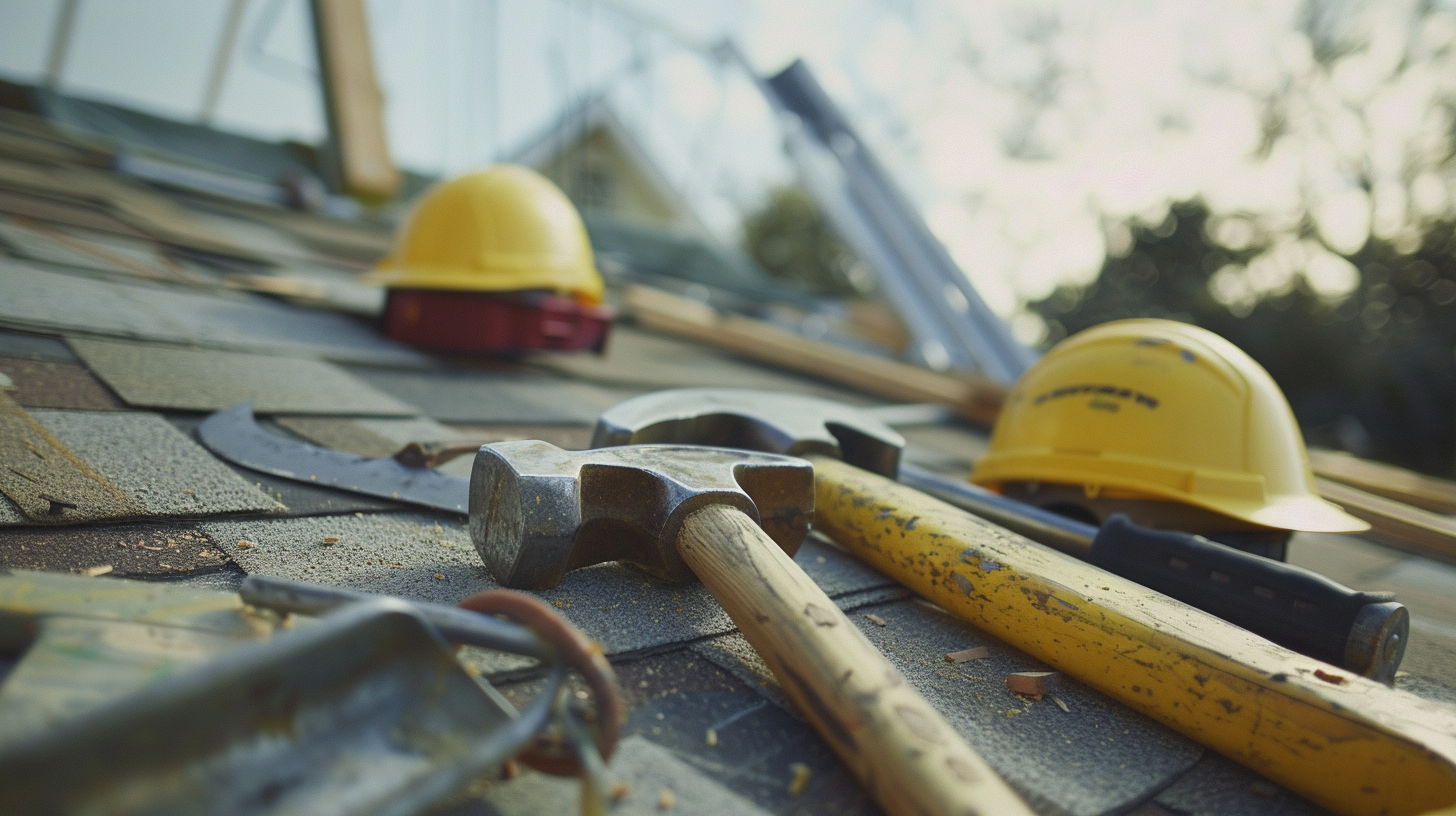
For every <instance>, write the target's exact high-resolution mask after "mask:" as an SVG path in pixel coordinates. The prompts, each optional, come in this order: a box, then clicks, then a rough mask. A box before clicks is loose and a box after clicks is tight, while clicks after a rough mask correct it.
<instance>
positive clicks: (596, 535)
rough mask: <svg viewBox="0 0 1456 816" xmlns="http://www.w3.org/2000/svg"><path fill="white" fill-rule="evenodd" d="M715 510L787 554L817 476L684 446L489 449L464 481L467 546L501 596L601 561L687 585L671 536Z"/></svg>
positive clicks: (773, 461) (797, 464)
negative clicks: (744, 520) (502, 589)
mask: <svg viewBox="0 0 1456 816" xmlns="http://www.w3.org/2000/svg"><path fill="white" fill-rule="evenodd" d="M711 504H726V505H730V506H732V507H736V508H738V509H739V510H742V511H743V512H744V513H746V514H747V515H748V517H749V518H751V519H753V520H754V521H755V522H757V523H758V524H759V526H761V527H762V528H763V530H764V532H766V533H768V535H769V537H770V538H772V539H773V540H774V541H775V542H776V543H777V544H778V545H779V546H780V547H782V548H783V549H784V552H787V553H788V554H789V555H793V554H794V553H795V552H797V551H798V549H799V545H800V544H801V543H803V541H804V536H805V535H806V534H807V533H808V531H809V522H810V520H811V519H813V517H814V469H813V467H812V466H811V465H810V464H809V463H808V462H805V461H803V460H802V459H792V458H790V457H787V456H774V455H770V454H763V453H753V452H750V451H741V450H724V449H720V448H702V447H691V446H681V445H639V446H632V447H621V448H607V449H604V450H590V451H565V450H562V449H560V448H558V447H556V446H554V445H550V444H547V443H545V442H537V441H524V442H501V443H498V444H494V445H486V446H485V447H483V448H481V449H480V452H479V453H477V454H476V456H475V467H474V469H473V470H472V471H471V474H470V538H471V540H472V541H473V542H474V543H475V549H476V551H478V552H479V553H480V557H481V559H482V560H484V561H485V566H486V568H487V569H489V570H490V573H491V575H492V576H494V577H495V579H496V580H497V581H499V582H500V583H501V584H502V585H503V586H508V587H515V588H518V589H549V588H551V587H553V586H556V584H557V583H559V582H560V581H561V576H562V575H564V574H566V572H567V571H568V570H573V569H576V568H578V567H585V566H589V565H591V564H599V563H602V562H604V561H626V562H629V563H631V564H634V565H636V566H638V567H640V568H642V569H643V570H644V571H646V572H647V573H648V574H650V575H653V576H656V577H658V578H662V579H664V580H672V581H684V580H691V579H692V578H693V573H692V571H691V570H690V569H688V566H687V564H685V563H684V562H683V560H682V557H681V556H679V555H678V552H677V534H678V530H679V529H681V527H682V523H683V520H684V519H686V518H687V517H688V516H689V515H691V514H692V513H693V512H694V511H695V510H698V509H699V508H702V507H705V506H707V505H711Z"/></svg>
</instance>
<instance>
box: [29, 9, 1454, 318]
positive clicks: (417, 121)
mask: <svg viewBox="0 0 1456 816" xmlns="http://www.w3.org/2000/svg"><path fill="white" fill-rule="evenodd" d="M232 2H233V0H104V2H103V0H81V4H80V9H81V11H80V16H79V18H78V23H77V27H76V30H75V35H74V40H73V42H72V45H71V49H70V51H69V52H68V59H67V61H66V63H65V66H64V69H63V71H62V73H61V78H60V83H59V87H60V88H61V89H62V90H64V91H67V92H70V93H75V94H78V95H84V96H90V97H94V98H102V99H107V100H111V101H118V102H122V103H124V104H128V105H132V106H135V107H140V108H143V109H146V110H150V111H153V112H157V113H162V114H164V115H168V116H174V117H178V118H182V119H189V120H192V119H196V118H197V117H198V116H199V114H200V109H201V105H202V97H203V94H204V88H205V86H206V80H207V75H208V71H209V69H210V66H211V63H212V60H213V57H214V54H215V51H216V48H217V43H218V39H219V35H220V32H221V30H222V22H223V20H224V18H225V17H226V14H227V11H228V9H229V6H230V4H231V3H232ZM59 6H60V0H0V76H5V77H8V78H11V79H17V80H21V81H31V82H33V81H37V80H38V79H39V78H40V77H41V76H42V74H43V72H44V66H45V64H46V59H47V54H48V51H49V46H50V39H51V37H52V32H53V30H54V24H55V18H56V12H57V9H58V8H59ZM367 8H368V10H369V15H370V21H371V26H372V32H371V33H372V36H373V40H374V45H375V49H376V60H377V62H378V67H379V73H380V81H381V85H382V86H383V90H384V93H385V99H386V124H387V129H388V134H389V138H390V142H391V148H392V151H393V153H394V155H395V158H396V160H397V161H398V162H399V163H400V164H402V165H404V166H407V167H411V168H414V169H419V170H424V171H428V172H436V173H447V174H451V173H459V172H463V171H465V170H468V169H471V168H473V167H478V166H481V165H484V164H488V163H490V162H492V161H495V160H498V159H501V158H508V157H509V156H510V155H511V154H512V153H513V152H514V151H515V150H517V149H519V148H520V147H521V146H522V145H525V144H527V143H529V142H530V141H532V140H534V139H538V138H540V137H541V135H542V134H544V133H546V132H547V129H548V126H549V125H550V123H551V122H552V121H553V119H554V118H555V117H557V116H559V115H561V113H562V111H565V110H570V109H572V108H573V107H574V106H580V105H582V104H584V102H585V101H586V100H587V99H589V98H591V97H593V96H594V95H598V94H601V95H603V96H604V97H605V98H607V99H608V100H609V102H610V104H612V105H613V106H614V108H615V109H616V110H617V111H618V112H619V114H620V115H621V116H622V118H624V119H626V120H627V121H628V123H629V125H630V126H631V127H632V129H633V130H634V132H636V133H637V134H638V136H639V138H640V139H641V140H642V141H643V143H644V144H645V145H647V146H648V148H649V150H650V151H651V152H652V154H653V155H654V156H655V157H656V158H657V159H658V160H659V162H660V163H661V164H662V167H663V170H664V172H665V173H666V174H667V176H668V178H670V179H673V180H674V181H675V182H676V183H677V184H678V185H679V186H680V187H681V188H682V189H683V191H684V193H685V195H687V197H688V198H689V200H691V201H692V202H693V203H694V205H695V207H696V208H697V209H698V210H699V211H700V213H701V215H702V217H703V219H704V220H705V221H706V222H708V223H709V224H710V226H712V227H714V228H715V230H716V231H717V232H718V233H719V234H720V236H721V237H723V238H724V240H733V238H734V231H735V229H736V226H737V223H738V220H739V218H740V217H741V215H742V213H743V212H744V211H746V210H748V209H751V208H753V207H754V206H756V205H757V204H758V203H759V202H761V201H762V200H763V197H764V195H765V194H766V192H767V190H768V189H769V188H770V187H771V186H773V185H775V184H782V183H785V182H788V181H790V180H792V179H793V173H794V170H793V167H792V165H791V164H790V163H789V162H788V160H787V159H786V158H785V156H784V155H783V152H782V150H781V148H780V136H779V131H778V129H777V124H776V123H775V121H774V119H773V117H772V114H771V113H770V112H769V110H768V108H767V106H766V105H765V103H764V102H763V100H762V99H761V98H760V97H759V96H758V94H757V93H756V91H755V90H754V88H753V85H752V84H751V82H749V81H748V79H747V77H746V76H745V75H744V74H743V72H742V71H741V70H740V69H739V68H738V67H737V66H736V65H735V64H733V63H732V62H731V61H726V60H723V59H719V58H716V57H714V56H712V54H711V53H710V52H709V51H708V50H707V48H708V47H709V46H711V45H712V44H714V43H717V42H719V41H721V40H723V39H724V38H725V37H732V38H733V39H734V40H735V41H736V42H738V43H739V44H740V46H741V47H742V49H743V51H744V53H745V54H746V56H747V59H748V62H749V63H750V65H752V66H753V68H754V69H755V70H757V71H758V72H760V73H771V72H774V71H777V70H779V69H780V68H782V67H783V66H785V65H787V64H788V63H789V62H790V61H792V60H793V59H795V58H802V59H804V60H806V61H807V62H808V64H809V65H810V67H811V68H812V69H813V70H814V72H815V74H816V75H817V77H818V78H819V80H820V81H821V83H822V84H823V85H824V86H825V87H826V89H827V90H828V91H829V92H830V94H831V95H832V96H833V97H834V98H835V99H836V100H837V101H838V102H839V103H840V104H841V105H842V106H843V107H844V108H845V110H846V111H847V112H848V113H849V115H850V117H851V119H852V121H853V122H854V123H855V125H856V126H857V127H858V129H859V130H860V131H861V132H862V135H863V136H864V138H865V139H866V140H867V142H868V143H869V144H870V146H871V147H872V148H873V149H874V150H875V151H876V152H877V154H878V155H879V157H880V158H881V159H882V161H884V162H885V163H886V164H887V165H888V166H889V167H890V168H891V170H892V171H893V173H894V174H895V176H896V178H897V180H898V181H899V182H900V183H901V185H902V186H903V187H904V188H905V189H906V191H907V192H908V193H909V195H910V196H911V198H912V200H914V201H915V202H917V203H918V204H919V205H920V206H921V208H922V211H923V212H924V213H925V216H926V218H927V221H928V222H929V224H930V225H931V228H932V229H933V230H934V231H935V233H936V234H937V236H938V237H940V239H941V240H942V241H943V242H944V243H945V244H946V246H947V247H948V248H949V249H950V251H951V254H952V256H953V257H955V258H956V259H957V261H958V262H959V263H960V265H961V267H962V268H963V269H964V270H965V272H966V274H967V275H968V276H969V277H970V279H971V281H972V282H973V283H974V284H975V285H976V288H977V289H978V291H979V292H980V293H981V295H982V296H983V298H985V299H986V301H987V302H988V304H989V305H990V306H991V307H992V308H993V309H994V310H995V311H996V312H997V313H999V314H1001V315H1003V316H1005V317H1007V318H1008V319H1011V320H1012V324H1013V327H1014V328H1015V329H1016V330H1017V333H1018V336H1021V337H1022V338H1023V339H1025V340H1028V341H1030V340H1035V338H1036V336H1037V334H1038V333H1039V331H1040V330H1041V328H1042V327H1041V326H1040V324H1039V322H1038V321H1037V319H1036V318H1035V317H1034V316H1032V315H1030V314H1029V313H1028V312H1027V311H1026V310H1025V308H1024V306H1025V304H1026V302H1027V301H1029V300H1035V299H1038V298H1041V297H1044V296H1046V295H1047V294H1049V293H1050V292H1051V291H1052V290H1053V289H1054V288H1055V287H1056V286H1057V285H1059V284H1069V283H1070V284H1080V283H1086V282H1089V281H1091V280H1092V279H1094V278H1095V276H1096V274H1097V272H1098V270H1099V269H1100V267H1101V265H1102V263H1103V261H1104V259H1105V258H1106V257H1107V256H1108V255H1109V254H1111V255H1117V254H1119V253H1124V252H1126V251H1127V250H1128V248H1129V247H1130V233H1129V231H1128V229H1127V225H1128V224H1129V223H1136V224H1143V225H1146V226H1149V227H1156V226H1158V225H1160V224H1164V223H1165V219H1166V218H1167V217H1168V212H1169V205H1170V203H1172V202H1176V201H1183V200H1190V199H1194V198H1198V199H1201V200H1203V201H1204V202H1205V203H1206V204H1208V206H1209V207H1210V209H1211V210H1212V212H1213V213H1214V216H1215V217H1214V218H1213V219H1212V220H1211V222H1210V227H1209V230H1210V237H1211V238H1213V239H1214V240H1216V241H1218V242H1220V243H1223V244H1225V245H1227V246H1229V247H1231V248H1236V249H1237V248H1245V247H1254V248H1258V249H1260V250H1261V252H1260V253H1259V255H1258V257H1257V258H1256V259H1255V260H1254V261H1252V262H1251V263H1249V264H1247V265H1240V266H1230V267H1227V268H1225V269H1222V270H1219V271H1218V273H1217V274H1216V275H1215V276H1214V279H1213V281H1212V283H1211V291H1212V293H1213V294H1214V296H1215V297H1218V298H1219V299H1220V300H1222V301H1223V302H1225V303H1226V304H1228V305H1229V306H1230V308H1232V309H1234V310H1235V311H1236V312H1237V311H1239V310H1241V309H1248V308H1252V304H1253V303H1254V302H1256V301H1257V300H1258V299H1259V298H1260V297H1264V296H1267V295H1269V294H1271V293H1277V292H1280V291H1284V290H1287V289H1288V288H1289V287H1290V286H1292V285H1294V282H1295V281H1296V280H1297V279H1298V278H1300V277H1302V278H1303V279H1304V280H1306V281H1308V282H1309V283H1310V284H1311V285H1312V286H1313V287H1314V288H1315V290H1316V291H1317V292H1320V293H1322V294H1323V295H1325V296H1327V297H1329V298H1331V299H1338V298H1340V297H1342V296H1344V295H1345V294H1347V293H1348V292H1349V291H1350V290H1351V289H1352V288H1353V287H1354V285H1355V284H1356V282H1357V280H1358V276H1357V272H1356V270H1355V269H1354V268H1353V267H1352V266H1351V265H1350V264H1349V263H1348V262H1347V261H1345V260H1344V259H1343V258H1342V257H1341V256H1342V255H1345V254H1350V253H1353V252H1354V251H1356V250H1358V249H1359V248H1360V246H1361V245H1363V244H1364V243H1365V241H1366V240H1367V239H1368V238H1370V237H1371V236H1372V235H1373V236H1377V237H1380V238H1384V239H1388V240H1393V241H1395V242H1396V243H1397V245H1400V243H1401V242H1402V241H1404V242H1407V243H1409V242H1410V241H1412V240H1414V239H1413V237H1412V236H1416V235H1419V231H1420V228H1421V226H1422V225H1423V224H1425V223H1428V222H1429V221H1431V220H1433V219H1436V218H1440V217H1443V216H1447V215H1450V214H1451V213H1452V212H1453V210H1456V194H1453V193H1456V188H1453V182H1456V179H1453V177H1452V175H1451V172H1450V168H1449V167H1447V164H1448V163H1447V161H1446V158H1447V156H1448V155H1449V153H1450V152H1451V144H1450V139H1451V136H1450V134H1451V132H1452V130H1453V121H1452V113H1451V112H1452V110H1453V108H1456V105H1453V100H1456V65H1453V64H1452V63H1453V62H1456V50H1453V49H1456V14H1453V13H1452V8H1451V7H1450V6H1449V5H1448V4H1443V3H1441V2H1437V3H1435V4H1430V3H1426V2H1417V0H1383V1H1382V2H1375V1H1373V0H1372V2H1358V1H1357V0H1322V2H1318V3H1306V2H1303V1H1302V0H1257V1H1256V0H1217V1H1215V0H1202V1H1200V0H1189V1H1188V2H1147V1H1146V0H1100V1H1099V2H1097V3H1085V2H1071V0H1068V1H1067V2H1038V1H1036V0H977V1H976V2H952V0H919V1H918V2H914V1H912V0H796V1H795V2H791V3H790V2H774V0H700V2H694V3H690V4H685V3H675V2H668V1H667V0H569V2H568V1H565V0H409V2H406V0H367ZM242 32H243V36H242V37H241V38H240V40H239V42H238V46H237V49H236V51H235V53H234V55H233V58H232V59H231V60H230V61H229V63H228V76H227V83H226V85H225V86H224V91H223V95H222V98H221V104H220V105H219V107H218V109H217V111H216V115H215V117H214V119H213V123H214V124H215V125H217V126H219V127H223V128H226V129H230V130H236V131H239V132H245V133H250V134H254V135H259V136H264V137H267V138H297V139H301V140H305V141H316V140H318V139H319V138H320V136H321V135H322V132H323V122H322V116H321V108H320V102H319V98H318V92H317V89H316V88H315V87H314V79H313V73H312V72H313V68H312V45H311V41H310V35H309V29H308V21H307V10H306V0H246V2H245V6H244V23H243V26H242Z"/></svg>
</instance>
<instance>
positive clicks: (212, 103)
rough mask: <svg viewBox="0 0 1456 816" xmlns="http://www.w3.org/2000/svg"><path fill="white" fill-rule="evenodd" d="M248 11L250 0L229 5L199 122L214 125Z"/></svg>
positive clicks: (199, 114) (204, 95)
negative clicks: (244, 17) (213, 118)
mask: <svg viewBox="0 0 1456 816" xmlns="http://www.w3.org/2000/svg"><path fill="white" fill-rule="evenodd" d="M247 10H248V0H232V2H231V3H229V4H228V14H227V20H226V21H224V22H223V25H222V36H221V38H219V40H218V43H217V52H216V54H214V56H213V60H212V72H211V73H210V74H208V77H207V90H206V91H204V92H203V95H202V110H201V112H199V113H198V114H197V121H199V122H201V123H202V124H204V125H210V124H212V117H213V116H215V115H217V106H218V103H219V102H221V101H222V86H223V84H224V83H225V82H227V75H228V66H229V65H231V64H232V61H233V50H234V49H235V47H236V46H237V44H238V32H239V31H241V30H242V28H243V12H245V11H247Z"/></svg>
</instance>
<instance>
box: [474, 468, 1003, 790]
mask: <svg viewBox="0 0 1456 816" xmlns="http://www.w3.org/2000/svg"><path fill="white" fill-rule="evenodd" d="M470 509H471V513H470V537H471V540H472V541H473V542H474V544H475V548H476V550H477V551H478V552H479V553H480V556H481V558H482V559H483V560H484V561H485V565H486V567H487V568H488V569H489V570H490V572H491V574H492V575H493V576H495V578H496V580H497V581H499V582H500V583H501V584H503V585H505V586H508V587H515V588H522V589H546V588H549V587H552V586H555V585H556V584H557V582H559V581H560V580H561V578H562V576H563V575H564V574H565V573H566V572H567V571H569V570H572V569H577V568H581V567H586V566H590V565H592V564H597V563H601V562H605V561H625V562H628V563H630V564H632V565H634V566H636V567H639V568H641V569H642V570H644V571H645V572H647V573H648V574H650V575H652V576H655V577H657V578H659V579H662V580H668V581H680V580H690V579H692V578H693V577H695V576H696V577H697V578H698V579H701V580H702V582H703V583H704V584H706V585H707V587H708V589H709V590H710V591H711V592H712V593H713V597H715V598H716V599H717V600H718V602H719V603H721V604H722V605H723V609H724V610H725V611H726V612H727V613H728V616H729V617H730V618H732V619H733V622H734V623H735V624H736V625H737V626H738V628H739V630H740V631H741V632H742V633H743V635H744V637H745V638H747V639H748V642H749V643H751V644H752V645H753V647H754V649H756V650H757V651H758V653H759V655H760V656H762V658H763V660H764V662H765V663H766V664H768V666H769V668H770V669H771V670H772V671H773V673H774V676H775V677H777V678H778V679H779V682H780V683H781V684H782V685H783V687H784V691H785V692H786V693H787V694H788V695H789V697H790V698H791V699H792V700H793V701H794V702H795V704H796V705H797V706H798V708H799V710H800V711H801V712H802V713H803V714H804V716H805V717H806V718H808V720H809V721H810V723H811V724H812V725H813V726H814V727H815V729H816V730H817V731H818V732H819V734H820V735H821V736H823V737H824V738H825V740H826V741H827V742H828V743H829V745H830V746H831V747H832V748H833V749H834V750H835V752H836V753H837V754H838V755H839V757H840V758H841V759H842V760H844V762H845V763H846V764H847V765H848V766H849V767H850V769H851V770H852V771H853V772H854V773H855V775H856V776H857V777H858V778H859V780H860V781H861V783H863V785H864V787H865V789H866V790H867V791H868V792H869V793H870V794H871V795H872V796H874V797H875V799H876V800H877V801H878V802H879V804H880V805H881V806H882V807H883V808H884V809H885V810H886V811H887V812H889V813H892V814H903V816H910V815H911V814H930V813H937V814H939V813H944V814H956V815H957V816H974V814H978V813H979V814H992V813H995V814H1013V816H1015V815H1016V814H1024V815H1025V816H1030V814H1031V811H1030V810H1029V809H1028V808H1027V807H1026V805H1025V804H1023V803H1022V802H1021V800H1020V799H1019V798H1018V797H1017V796H1016V794H1015V793H1014V792H1012V791H1011V789H1010V788H1009V787H1007V786H1006V784H1005V782H1003V781H1002V780H1001V779H1000V778H999V777H998V776H997V775H996V774H995V772H994V771H992V770H991V768H990V766H988V765H987V764H986V763H985V761H984V760H983V759H981V757H980V756H979V755H977V754H976V753H975V751H973V750H972V749H971V747H970V746H969V745H967V744H966V743H965V741H964V740H962V739H961V738H960V736H959V735H958V734H957V733H956V731H955V729H954V728H952V727H951V726H950V725H949V724H947V723H946V722H945V721H944V720H943V719H942V718H941V717H940V715H939V714H938V713H937V712H936V711H935V709H934V708H932V707H931V706H930V704H929V703H927V702H926V701H925V700H924V698H922V697H921V696H920V694H919V693H918V692H916V691H915V690H914V689H913V688H911V687H910V685H909V684H908V683H907V682H906V681H905V678H904V677H903V676H901V674H900V673H899V672H898V671H897V670H896V669H895V668H894V666H892V665H891V664H890V662H889V661H888V660H886V659H885V657H884V655H882V654H880V652H879V651H878V650H876V649H875V647H874V646H873V645H872V644H871V643H870V642H869V640H868V639H867V638H866V637H865V636H864V634H862V633H861V632H860V631H859V629H857V628H856V627H855V626H854V624H853V623H851V622H850V621H849V619H848V618H847V617H846V616H845V615H844V613H843V612H841V611H840V610H839V607H837V606H835V604H834V601H832V600H830V599H829V597H828V596H827V595H825V594H824V591H823V590H821V589H820V588H819V587H818V585H816V584H815V583H814V582H813V580H811V579H810V578H809V577H808V576H807V575H805V574H804V572H803V570H801V569H800V568H799V567H798V565H797V564H795V563H794V562H793V560H792V559H791V558H790V556H791V555H792V554H793V553H794V552H796V551H797V550H798V548H799V545H800V544H801V543H802V541H803V539H804V536H805V534H806V533H807V532H808V529H809V521H810V519H811V518H812V517H813V514H814V471H813V468H812V466H810V464H809V463H808V462H805V461H803V460H800V459H793V458H790V457H787V456H777V455H771V454H764V453H755V452H749V451H740V450H728V449H721V448H705V447H694V446H677V445H641V446H632V447H617V448H608V449H603V450H592V451H582V452H568V451H563V450H561V449H560V448H557V447H555V446H553V445H550V444H547V443H545V442H538V441H523V442H503V443H498V444H494V445H486V446H484V447H482V448H481V449H480V451H479V453H477V454H476V458H475V464H474V468H473V469H472V471H471V476H470Z"/></svg>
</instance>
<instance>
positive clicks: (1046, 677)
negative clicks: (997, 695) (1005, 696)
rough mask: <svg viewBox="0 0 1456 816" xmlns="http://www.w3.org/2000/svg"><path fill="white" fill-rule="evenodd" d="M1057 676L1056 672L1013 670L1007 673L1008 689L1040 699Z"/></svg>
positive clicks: (1014, 692)
mask: <svg viewBox="0 0 1456 816" xmlns="http://www.w3.org/2000/svg"><path fill="white" fill-rule="evenodd" d="M1056 677H1057V673H1056V672H1012V673H1011V674H1008V675H1006V690H1007V691H1010V692H1011V693H1012V694H1025V695H1026V696H1028V697H1032V698H1034V699H1037V700H1040V699H1041V696H1042V695H1043V694H1046V693H1047V687H1048V686H1049V685H1050V684H1051V683H1052V682H1053V681H1054V680H1055V679H1056Z"/></svg>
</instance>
